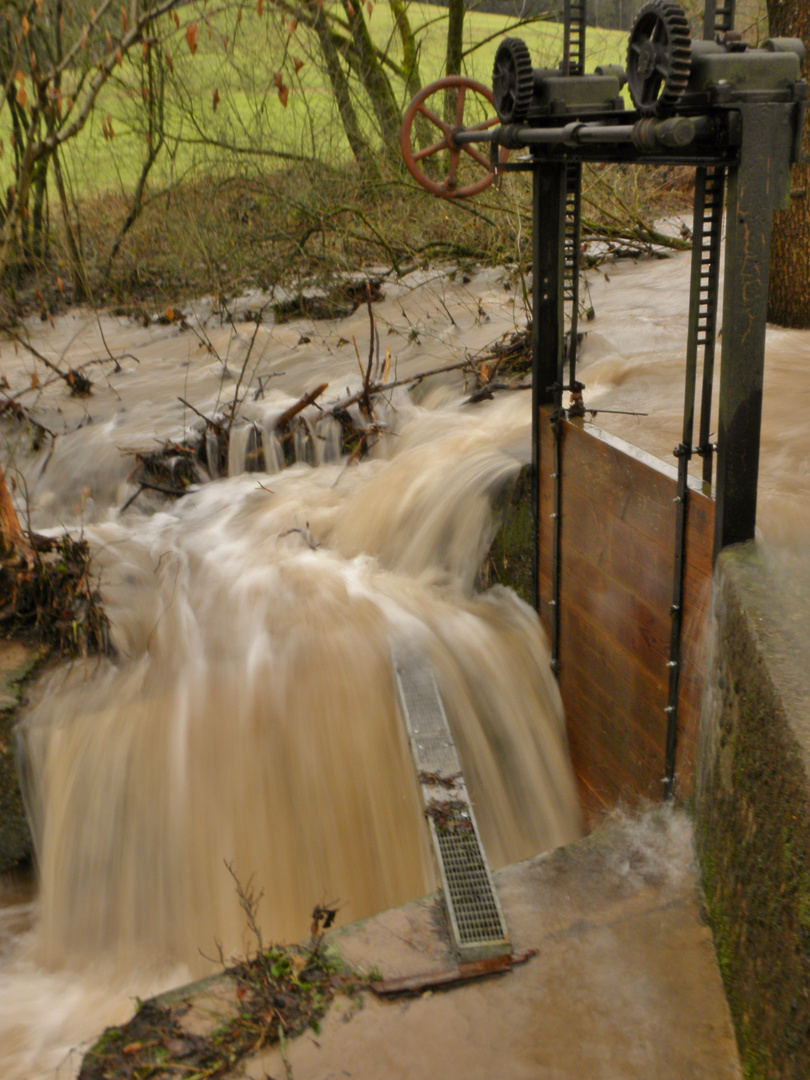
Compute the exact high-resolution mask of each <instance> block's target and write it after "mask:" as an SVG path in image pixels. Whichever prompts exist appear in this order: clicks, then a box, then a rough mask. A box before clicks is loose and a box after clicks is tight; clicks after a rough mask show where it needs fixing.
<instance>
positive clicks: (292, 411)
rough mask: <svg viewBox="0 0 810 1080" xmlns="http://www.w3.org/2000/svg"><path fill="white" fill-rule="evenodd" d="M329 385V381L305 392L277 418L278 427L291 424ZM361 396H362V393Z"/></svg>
mask: <svg viewBox="0 0 810 1080" xmlns="http://www.w3.org/2000/svg"><path fill="white" fill-rule="evenodd" d="M328 386H329V383H321V385H320V386H316V387H315V389H314V390H310V392H309V393H308V394H304V396H303V397H302V398H301V399H300V400H299V401H296V403H295V404H294V405H291V406H290V407H289V409H285V411H284V412H283V413H282V414H281V416H280V417H279V418H278V420H276V428H281V427H284V426H285V425H286V424H289V422H290V420H293V419H294V418H295V417H296V416H298V414H299V413H300V412H302V411H303V410H304V409H305V408H306V407H307V405H312V403H313V402H314V401H317V400H318V398H319V397H320V396H321V394H322V393H323V392H324V390H326V388H327V387H328ZM360 396H361V397H362V394H361V395H360Z"/></svg>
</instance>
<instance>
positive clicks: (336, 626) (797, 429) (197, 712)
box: [0, 254, 810, 1080]
mask: <svg viewBox="0 0 810 1080" xmlns="http://www.w3.org/2000/svg"><path fill="white" fill-rule="evenodd" d="M688 272H689V255H688V254H687V255H681V256H677V257H675V258H671V259H667V260H660V261H659V260H655V261H646V262H643V263H638V264H632V263H627V264H622V265H619V266H616V267H611V268H610V269H609V270H608V271H607V272H598V273H593V274H592V275H591V277H590V292H591V300H592V302H593V305H594V307H595V310H596V318H595V319H594V321H592V322H590V323H587V324H586V325H585V330H586V338H585V340H584V342H583V347H582V359H581V377H582V378H583V380H584V382H585V383H586V385H587V390H586V392H585V402H586V405H587V406H588V407H590V408H594V409H598V410H607V409H617V410H618V409H620V410H627V411H628V412H633V413H644V414H646V415H644V416H642V415H638V416H627V415H618V414H616V413H608V412H604V411H600V412H599V413H598V415H597V417H596V422H597V423H598V424H599V425H600V426H603V427H606V428H609V429H610V430H612V431H614V432H616V433H617V434H620V435H621V436H622V437H624V438H625V439H627V440H628V441H630V442H635V443H636V444H638V445H641V446H643V447H645V448H646V449H649V450H651V451H652V452H654V453H656V454H658V455H660V456H666V457H667V459H668V460H670V461H671V460H672V459H671V451H672V447H673V446H674V445H675V444H676V443H677V442H679V441H680V410H681V405H682V378H683V341H684V333H685V325H686V308H687V302H688V287H687V286H688ZM382 288H383V292H384V293H385V298H384V299H383V300H382V301H380V302H379V303H375V304H374V305H373V310H374V324H375V331H376V333H377V334H378V335H379V343H380V356H381V361H380V362H381V364H382V362H383V361H382V357H383V356H384V355H385V352H386V348H387V349H388V350H389V352H390V364H391V374H392V376H393V375H394V374H395V375H396V376H397V377H398V378H405V377H407V376H409V375H415V374H417V373H419V372H422V371H427V370H433V369H435V368H439V367H443V366H446V365H450V364H454V363H458V362H460V361H462V360H464V359H465V357H467V356H470V355H475V354H476V353H477V352H479V351H480V350H483V349H484V348H485V347H486V346H487V345H489V344H490V343H491V342H493V341H495V340H496V339H498V338H499V337H501V335H503V334H506V333H509V332H510V331H511V330H513V329H514V327H515V326H516V325H518V326H521V325H524V324H525V313H524V311H523V306H522V301H521V300H520V289H519V287H518V283H517V282H515V281H514V280H512V279H511V278H510V275H509V274H508V273H507V272H506V271H504V270H497V271H487V272H484V273H481V274H478V275H476V276H475V277H473V278H472V280H466V279H463V278H462V277H461V275H460V274H456V275H447V274H444V273H438V272H437V273H435V274H420V275H418V276H417V275H415V276H412V277H411V278H409V279H406V280H405V281H403V282H393V281H388V282H384V283H383V286H382ZM262 299H263V298H261V297H257V296H246V297H244V298H242V299H241V300H240V302H239V304H238V305H237V306H238V309H239V310H238V311H237V312H236V321H235V322H234V324H233V325H230V324H228V323H225V322H223V321H222V320H221V319H220V318H219V316H218V315H217V314H216V313H214V312H212V310H211V306H210V304H205V303H201V304H200V305H198V306H197V307H196V309H195V310H194V311H191V310H190V311H188V312H186V313H185V315H186V326H183V325H178V324H177V323H176V322H175V323H171V324H168V325H159V324H154V323H152V324H150V325H148V326H142V325H140V324H138V323H136V322H134V321H132V320H130V319H126V318H114V317H112V316H110V315H102V316H100V317H99V318H95V317H94V316H92V315H91V314H89V313H87V312H74V313H71V314H69V315H67V316H64V317H62V318H60V319H58V320H57V321H56V325H55V326H54V327H52V328H51V327H49V326H47V324H46V325H45V326H44V327H43V326H42V325H41V324H39V323H36V324H32V325H31V326H30V327H29V328H28V332H29V338H30V342H31V344H32V345H34V347H35V348H36V349H37V350H38V351H39V352H40V353H42V354H43V355H46V356H48V357H49V358H52V359H53V360H61V362H62V363H63V366H65V367H66V366H67V365H68V364H70V365H71V366H74V367H75V366H77V365H78V364H81V363H82V362H84V361H87V360H101V359H103V358H105V357H107V358H108V362H106V363H103V364H102V363H100V364H97V365H95V366H94V367H92V368H91V369H89V373H90V374H91V377H92V378H93V381H94V393H93V394H92V396H91V397H89V398H86V399H77V398H71V397H70V396H69V395H68V394H67V393H66V391H65V388H64V385H63V384H62V382H61V380H57V381H53V382H50V383H49V384H48V385H40V386H38V387H36V388H32V390H31V392H30V394H29V395H27V396H26V397H25V398H23V399H22V400H23V403H24V404H25V406H26V407H27V408H30V409H33V410H34V411H35V415H36V417H37V418H38V419H39V420H40V422H41V423H43V424H44V425H45V426H46V427H48V428H49V429H50V430H51V431H53V432H55V433H56V434H57V438H56V440H55V442H52V441H51V440H50V439H48V440H46V442H45V444H44V445H43V447H42V448H41V449H40V450H39V451H38V452H37V453H32V452H31V450H30V447H29V443H30V439H29V437H28V435H27V434H26V433H25V432H24V431H22V430H18V429H16V428H14V427H8V428H7V429H6V431H5V434H6V437H7V439H8V453H7V458H6V460H7V463H8V470H9V473H10V474H11V475H15V476H16V477H17V480H18V485H19V487H18V491H19V494H20V505H21V506H22V505H23V501H24V500H23V498H22V496H23V495H25V497H26V499H27V506H28V512H29V513H30V517H31V521H32V524H33V525H34V527H35V528H37V529H40V530H48V529H54V530H58V529H60V528H62V527H69V528H71V529H73V530H77V531H82V532H83V534H84V536H85V537H86V538H87V540H88V541H89V542H90V544H91V546H92V548H93V550H94V552H95V558H96V562H95V565H96V567H97V570H98V573H99V574H100V581H101V591H102V594H103V597H104V600H105V604H106V607H107V610H108V613H109V616H110V619H111V622H112V627H113V638H114V644H115V646H116V649H117V656H116V658H115V659H114V660H107V659H90V660H87V661H86V662H83V663H79V664H76V665H74V666H73V667H72V668H61V669H59V670H57V671H55V672H53V673H51V674H50V675H49V676H48V677H47V678H46V679H44V680H43V681H41V682H40V684H39V685H38V686H37V687H36V689H35V690H34V692H33V693H32V695H31V703H30V707H29V709H28V711H27V714H26V717H25V721H24V725H23V732H22V738H23V741H24V745H25V748H26V756H27V762H28V769H27V782H28V785H29V794H30V800H31V807H32V814H33V819H34V824H35V836H36V842H37V853H38V865H39V884H38V888H37V890H36V895H35V896H34V895H33V890H27V889H26V884H25V882H20V881H19V880H17V879H14V880H12V879H8V880H7V881H6V882H5V883H4V884H3V885H2V888H3V889H4V890H5V891H4V892H0V905H2V907H1V908H0V1076H1V1077H2V1078H3V1080H35V1078H39V1077H52V1076H60V1077H70V1076H72V1075H73V1074H74V1073H75V1071H76V1069H77V1067H78V1064H79V1063H80V1060H81V1054H82V1052H83V1049H84V1047H85V1046H86V1041H87V1040H89V1039H91V1038H92V1037H93V1036H94V1035H96V1034H97V1033H98V1032H99V1031H100V1030H101V1029H102V1028H103V1027H104V1026H105V1025H108V1024H112V1023H117V1022H121V1021H123V1020H124V1019H126V1018H127V1016H128V1015H130V1013H131V1011H132V1006H133V999H134V998H135V996H136V995H137V996H139V997H141V998H143V997H145V996H147V995H149V994H151V993H154V992H156V991H157V990H158V989H161V988H164V987H167V986H170V985H174V984H177V983H178V982H182V981H185V980H187V979H188V978H190V977H192V976H195V975H198V974H202V973H204V972H206V971H210V970H212V969H213V968H215V967H216V965H217V961H216V958H217V956H218V950H219V949H220V948H221V949H222V951H223V953H224V955H225V956H232V955H235V954H236V953H239V952H240V951H241V950H243V949H244V948H245V947H246V945H247V938H246V929H245V924H244V917H243V913H242V911H241V909H240V904H239V898H238V895H237V890H236V888H235V883H234V877H236V878H238V880H239V881H241V882H242V883H243V884H245V885H246V884H247V883H248V882H252V883H253V885H254V886H255V888H256V889H257V890H261V891H262V893H263V898H262V901H261V907H260V911H259V921H260V923H261V925H262V929H263V932H264V937H265V940H272V939H275V940H280V941H293V940H298V939H301V938H304V937H306V936H307V934H308V932H309V922H310V912H311V910H312V908H313V906H314V905H315V904H318V903H322V902H329V901H335V902H336V903H337V905H338V906H339V908H340V914H339V919H340V921H341V922H344V923H345V922H348V921H351V920H353V919H356V918H359V917H362V916H363V915H366V914H369V913H371V912H373V911H376V910H379V909H381V908H384V907H387V906H391V905H394V904H398V903H401V902H402V901H404V900H406V899H408V898H410V897H413V896H416V895H420V894H423V893H425V892H427V891H429V890H431V889H432V888H433V887H434V886H435V877H434V871H433V869H432V865H431V861H430V857H429V852H428V850H427V846H426V839H427V834H426V830H425V829H424V826H423V824H422V822H421V819H420V811H419V803H418V798H417V794H418V793H417V792H416V790H415V782H414V778H413V770H412V765H411V763H410V759H409V755H408V751H407V746H406V742H405V737H404V734H403V730H402V725H401V722H400V720H399V718H398V715H397V711H396V706H395V701H394V690H393V680H392V675H391V664H390V657H391V652H392V650H397V651H400V652H401V651H407V652H408V654H409V655H410V656H411V657H412V658H413V660H414V662H417V663H423V662H424V663H430V664H431V665H432V666H433V668H434V670H435V671H436V675H437V681H438V684H439V686H440V689H441V691H442V695H443V698H444V702H445V705H446V708H447V711H448V715H449V719H450V722H451V726H452V727H453V729H454V732H455V735H456V739H457V741H458V744H459V750H460V754H461V758H462V761H463V763H464V767H465V773H466V775H467V778H468V783H469V786H470V789H471V793H472V795H473V798H474V800H475V805H476V813H477V816H478V820H479V824H480V826H481V830H482V834H483V840H484V844H485V847H486V850H487V853H488V855H489V857H490V860H491V862H492V863H493V864H494V865H495V866H498V865H502V864H505V863H507V862H511V861H516V860H518V859H522V858H524V857H527V856H529V855H531V854H534V853H535V852H537V851H540V850H544V849H546V848H548V847H551V846H555V845H557V844H560V843H564V842H566V841H568V840H570V839H572V838H573V837H574V836H576V835H577V834H578V830H579V818H578V811H577V807H576V799H575V794H574V787H573V781H572V777H571V773H570V767H569V765H568V760H567V750H566V746H565V739H564V728H563V719H562V714H561V708H560V702H559V698H558V695H557V693H556V688H555V685H554V682H553V680H552V678H551V676H550V674H549V670H548V661H547V652H546V648H545V643H544V640H543V634H542V631H541V629H540V627H539V624H538V622H537V619H536V617H535V615H534V613H533V612H532V611H530V610H529V609H528V608H527V607H526V606H525V605H524V604H522V603H521V602H520V601H519V600H518V599H517V598H516V597H515V596H514V594H512V593H510V592H508V591H507V590H504V589H501V588H500V587H496V588H495V589H492V590H490V591H488V592H487V593H484V594H479V593H477V592H476V590H475V582H476V575H477V571H478V567H479V565H480V562H481V559H482V557H483V555H484V553H485V552H486V550H487V548H488V545H489V542H490V540H491V536H492V530H493V514H492V506H493V503H496V502H497V499H498V496H499V495H500V494H501V493H503V492H504V491H505V490H506V488H507V487H508V485H509V484H510V482H511V481H512V480H513V479H514V478H515V477H516V475H517V473H518V471H519V470H520V468H521V467H522V465H523V464H525V463H526V462H527V461H528V458H529V455H530V438H529V436H530V408H529V395H528V394H527V393H525V392H514V393H507V394H502V395H500V396H498V395H496V397H495V399H494V400H491V401H482V402H479V403H476V404H466V403H465V399H466V397H468V396H469V388H468V387H466V386H465V384H464V377H463V375H462V374H461V373H459V372H450V373H447V374H444V375H438V376H433V377H431V378H430V379H427V380H425V381H424V382H423V383H421V384H420V385H419V386H418V387H417V388H416V389H414V390H412V391H411V392H410V393H409V392H408V391H407V390H406V389H405V388H404V387H400V388H396V389H393V390H392V391H391V394H390V397H389V399H388V401H387V403H386V405H385V406H384V407H381V408H379V409H378V410H377V421H378V423H379V424H380V427H381V428H382V429H384V433H383V434H381V436H380V437H379V438H378V440H377V441H376V444H375V446H374V448H373V450H372V452H371V454H370V455H369V456H368V457H367V458H365V459H364V460H362V461H359V462H354V463H348V462H347V460H346V459H345V458H344V459H341V458H340V456H339V454H338V453H337V447H338V445H339V437H338V434H337V433H336V431H335V430H334V424H333V422H332V421H329V420H328V419H327V418H325V417H324V415H323V413H321V412H319V411H318V408H317V407H311V408H310V410H309V411H308V413H307V416H309V417H310V425H309V426H310V432H311V437H305V438H302V441H301V445H300V447H299V457H300V458H301V459H302V460H301V461H300V462H299V463H298V464H295V465H293V466H291V467H289V468H286V469H284V470H283V471H275V469H276V465H277V463H278V452H277V448H274V446H273V441H272V437H271V434H270V433H271V432H272V428H273V423H274V420H275V419H276V418H277V417H278V416H279V415H280V414H281V413H282V412H283V411H284V410H285V409H287V408H288V407H289V406H290V405H291V404H292V403H294V402H295V401H297V400H298V399H299V398H300V397H301V396H302V395H303V394H305V393H306V392H307V391H310V390H312V389H314V388H315V387H317V386H319V385H321V384H322V383H328V384H329V388H328V390H327V392H326V394H325V395H324V398H323V403H324V404H325V403H327V401H334V400H336V399H341V398H344V397H349V396H351V395H352V394H354V393H355V392H357V390H358V389H359V388H360V387H361V374H360V369H359V363H358V362H359V361H360V358H362V363H363V364H364V363H365V360H366V358H367V356H368V349H369V337H370V325H369V316H368V312H367V310H366V309H365V307H361V308H359V309H358V311H357V312H356V313H355V314H354V315H353V316H351V317H350V318H348V319H343V320H340V321H333V322H328V321H318V322H312V321H309V320H305V319H304V320H297V321H294V322H290V323H285V324H282V325H278V326H274V325H273V323H272V319H271V318H269V316H268V318H267V321H263V322H262V323H261V324H260V325H257V323H256V322H255V321H251V320H250V318H249V317H248V318H247V320H246V321H245V320H244V315H240V312H242V313H248V315H249V313H250V312H255V311H256V309H257V308H258V307H260V306H261V303H262ZM110 356H112V357H115V358H117V359H116V362H115V363H113V362H112V361H109V357H110ZM808 360H810V333H799V332H785V331H776V330H774V331H771V332H770V334H769V342H768V368H767V371H768V374H767V380H766V403H765V424H764V434H763V453H762V473H761V496H760V522H761V527H762V531H763V533H764V535H765V538H766V539H767V540H770V541H772V542H779V543H791V544H795V545H799V544H801V542H802V539H803V538H804V537H806V536H807V535H808V533H810V521H808V515H810V499H808V490H807V488H808V485H810V469H809V468H808V456H809V455H810V440H808V439H807V436H806V433H805V421H804V410H803V408H802V404H803V402H805V401H806V400H807V398H808V397H810V363H808ZM0 368H2V373H3V375H4V376H5V377H6V378H7V379H8V381H9V383H10V385H11V387H12V389H17V388H20V387H22V386H26V385H29V384H30V382H31V379H32V376H33V375H34V374H37V377H38V379H40V380H41V384H45V383H46V379H45V378H44V377H43V376H42V374H41V372H42V369H41V366H37V365H35V363H34V361H33V360H32V358H31V356H30V354H28V353H26V351H25V350H24V349H23V348H21V347H19V346H15V345H14V344H11V343H6V342H3V343H2V344H0ZM181 399H182V400H181ZM234 401H239V402H240V403H241V404H240V408H239V416H240V418H241V419H242V420H245V421H250V422H251V423H252V424H253V425H255V426H256V428H257V429H259V430H261V432H262V433H263V438H262V447H263V449H262V458H261V461H260V462H259V464H260V465H261V466H263V468H261V469H260V471H258V472H249V473H248V472H243V471H242V467H243V464H244V454H245V451H246V449H247V436H248V429H247V427H246V428H244V435H243V436H239V437H236V438H235V437H233V436H232V446H233V447H234V451H233V452H232V454H231V463H230V466H229V469H228V472H229V473H230V475H223V476H220V477H219V478H217V479H215V480H213V481H212V482H210V483H205V484H201V485H200V486H199V487H197V488H195V489H194V490H192V491H191V492H190V493H189V494H188V495H186V496H185V497H184V498H182V499H180V500H178V501H176V502H174V503H169V502H166V501H165V500H163V499H161V498H159V497H158V496H156V495H155V494H154V493H150V492H148V491H145V492H143V493H142V494H140V495H139V496H138V497H137V498H136V499H135V500H134V501H132V502H130V504H129V505H128V506H127V503H128V502H129V501H130V500H131V499H132V496H133V495H134V494H135V492H136V491H137V488H136V486H135V485H134V484H133V482H132V480H131V478H130V477H131V474H132V470H133V466H134V459H133V457H132V454H131V451H133V450H140V451H144V450H150V449H155V448H157V447H158V446H160V445H162V444H163V443H164V442H165V440H167V439H175V440H181V439H182V438H183V437H184V435H185V434H186V433H187V432H188V430H189V428H190V427H191V426H192V425H193V424H194V423H195V422H197V421H198V416H197V412H200V413H203V414H205V415H207V416H212V415H214V413H215V412H217V411H218V410H221V409H222V407H223V406H225V405H227V404H228V403H230V402H234ZM239 438H241V439H242V441H241V443H240V442H239ZM240 446H241V450H238V447H240ZM125 506H127V508H126V509H125V510H122V508H123V507H125Z"/></svg>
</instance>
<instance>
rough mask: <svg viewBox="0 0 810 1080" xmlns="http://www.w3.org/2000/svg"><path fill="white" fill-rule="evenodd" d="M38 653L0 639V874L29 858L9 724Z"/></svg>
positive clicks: (26, 832) (27, 837)
mask: <svg viewBox="0 0 810 1080" xmlns="http://www.w3.org/2000/svg"><path fill="white" fill-rule="evenodd" d="M40 657H41V652H40V651H39V650H38V649H36V648H33V647H30V646H26V645H23V644H21V643H19V642H13V641H0V873H2V872H3V871H5V870H8V869H10V868H11V867H12V866H15V865H16V864H18V863H21V862H25V861H26V860H27V859H29V858H30V857H31V853H32V848H31V834H30V832H29V829H28V822H27V820H26V817H25V810H24V808H23V803H22V796H21V794H20V784H19V780H18V778H17V768H16V763H15V760H14V736H13V730H12V729H13V726H14V722H15V720H16V716H17V709H18V707H19V704H20V696H21V693H22V689H23V687H24V685H25V681H26V679H28V678H30V676H31V675H32V674H33V672H34V670H35V669H36V667H37V665H38V663H39V662H40Z"/></svg>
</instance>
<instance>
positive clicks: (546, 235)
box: [532, 162, 567, 673]
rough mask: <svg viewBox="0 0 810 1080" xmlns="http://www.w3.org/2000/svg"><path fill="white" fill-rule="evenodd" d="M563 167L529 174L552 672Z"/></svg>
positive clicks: (535, 429) (535, 451) (536, 440)
mask: <svg viewBox="0 0 810 1080" xmlns="http://www.w3.org/2000/svg"><path fill="white" fill-rule="evenodd" d="M566 175H567V167H566V165H565V164H556V163H551V164H544V163H541V162H535V165H534V172H533V208H532V209H533V229H534V232H533V241H532V243H533V247H532V266H533V273H532V466H533V469H532V472H533V476H532V506H533V508H534V511H535V516H534V521H535V544H534V551H533V568H534V585H535V596H536V598H537V605H538V607H539V606H540V571H539V558H540V501H539V496H540V471H541V469H546V468H547V463H545V462H543V461H541V460H540V406H541V405H548V404H553V405H554V411H553V414H552V415H553V425H554V436H555V450H554V463H553V466H552V469H553V471H552V473H551V478H552V480H553V481H554V509H553V512H552V517H553V519H554V528H553V538H552V553H551V561H552V570H551V575H552V596H551V600H550V602H549V607H550V623H551V667H552V670H553V671H554V672H555V673H556V672H557V671H558V670H559V643H560V604H559V596H560V574H561V559H560V537H561V524H562V522H561V518H560V507H561V500H562V468H561V460H560V430H561V422H562V415H561V406H562V382H563V380H562V375H563V365H564V362H565V357H564V349H563V341H564V333H563V329H564V293H565V289H564V284H563V266H564V259H565V207H566Z"/></svg>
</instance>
